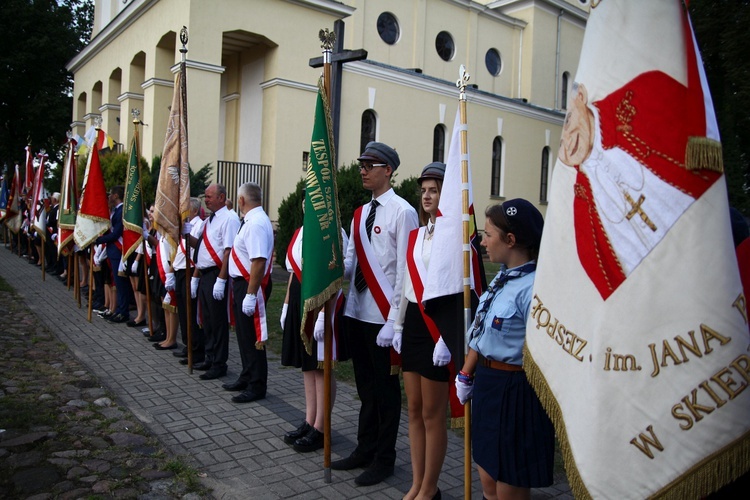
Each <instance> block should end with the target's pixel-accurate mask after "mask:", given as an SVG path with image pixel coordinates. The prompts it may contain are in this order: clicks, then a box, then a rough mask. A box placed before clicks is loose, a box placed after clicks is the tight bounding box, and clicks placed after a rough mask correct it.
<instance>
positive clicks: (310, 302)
mask: <svg viewBox="0 0 750 500" xmlns="http://www.w3.org/2000/svg"><path fill="white" fill-rule="evenodd" d="M343 286H344V278H343V277H341V278H336V279H335V280H334V281H333V282H331V283H330V284H329V285H328V286H327V287H325V289H324V290H323V291H322V292H320V293H319V294H318V295H316V296H315V297H310V298H309V299H307V301H306V302H305V303H304V305H303V309H302V323H301V324H300V335H301V336H302V343H303V344H304V345H305V352H307V354H308V355H309V356H312V341H311V340H310V339H309V338H307V335H305V323H306V322H307V315H308V314H309V313H314V314H317V311H320V308H321V307H323V306H324V305H325V303H326V302H327V301H328V299H330V298H331V296H333V294H334V293H338V291H339V290H341V287H343Z"/></svg>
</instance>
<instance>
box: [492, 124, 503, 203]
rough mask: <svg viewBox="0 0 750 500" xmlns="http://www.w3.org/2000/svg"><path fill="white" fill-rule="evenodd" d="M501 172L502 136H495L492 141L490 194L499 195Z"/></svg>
mask: <svg viewBox="0 0 750 500" xmlns="http://www.w3.org/2000/svg"><path fill="white" fill-rule="evenodd" d="M502 172H503V138H502V137H500V136H497V137H495V140H494V141H492V183H491V185H490V195H491V196H500V192H501V191H500V182H501V180H502V177H501V174H502Z"/></svg>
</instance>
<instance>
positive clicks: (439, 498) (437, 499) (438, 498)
mask: <svg viewBox="0 0 750 500" xmlns="http://www.w3.org/2000/svg"><path fill="white" fill-rule="evenodd" d="M432 500H443V494H442V493H441V492H440V488H438V490H437V491H436V492H435V494H434V495H432Z"/></svg>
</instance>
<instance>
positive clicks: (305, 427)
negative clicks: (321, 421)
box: [284, 420, 313, 444]
mask: <svg viewBox="0 0 750 500" xmlns="http://www.w3.org/2000/svg"><path fill="white" fill-rule="evenodd" d="M312 428H313V426H312V425H310V424H308V423H307V420H304V421H302V423H301V424H300V426H299V427H297V428H296V429H294V430H293V431H289V432H287V433H286V434H284V442H285V443H286V444H294V442H295V441H296V440H298V439H299V438H301V437H304V436H305V434H307V433H308V432H310V429H312Z"/></svg>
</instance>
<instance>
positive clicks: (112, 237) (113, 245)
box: [96, 204, 123, 272]
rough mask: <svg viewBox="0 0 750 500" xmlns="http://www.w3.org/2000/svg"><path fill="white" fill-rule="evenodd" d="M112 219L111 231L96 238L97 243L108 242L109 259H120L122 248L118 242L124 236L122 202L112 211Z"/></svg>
mask: <svg viewBox="0 0 750 500" xmlns="http://www.w3.org/2000/svg"><path fill="white" fill-rule="evenodd" d="M110 221H111V222H112V227H111V228H110V230H109V232H108V233H105V234H103V235H101V236H99V237H98V238H97V239H96V243H97V244H99V243H106V244H107V257H108V258H109V260H120V259H122V250H121V249H120V248H118V247H117V243H118V240H119V239H120V238H121V237H122V229H123V225H122V204H120V206H119V207H117V208H115V211H114V212H112V216H111V217H110ZM115 272H116V271H115Z"/></svg>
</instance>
